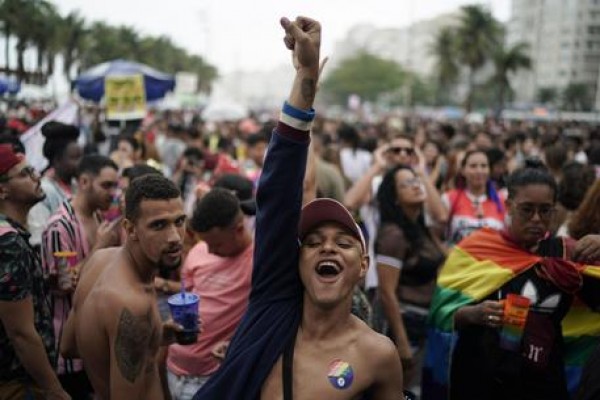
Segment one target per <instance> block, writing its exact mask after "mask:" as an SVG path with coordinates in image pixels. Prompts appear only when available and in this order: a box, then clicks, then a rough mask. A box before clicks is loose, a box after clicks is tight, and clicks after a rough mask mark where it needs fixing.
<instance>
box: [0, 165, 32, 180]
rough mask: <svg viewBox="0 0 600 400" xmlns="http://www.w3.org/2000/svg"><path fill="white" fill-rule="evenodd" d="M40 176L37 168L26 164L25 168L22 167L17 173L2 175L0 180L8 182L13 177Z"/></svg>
mask: <svg viewBox="0 0 600 400" xmlns="http://www.w3.org/2000/svg"><path fill="white" fill-rule="evenodd" d="M37 176H38V173H37V171H36V170H35V168H33V167H32V166H29V165H28V166H26V167H23V169H21V170H20V171H19V172H17V173H16V174H14V175H12V176H9V175H6V176H3V177H0V182H8V181H10V180H11V179H13V178H26V177H30V178H35V177H37Z"/></svg>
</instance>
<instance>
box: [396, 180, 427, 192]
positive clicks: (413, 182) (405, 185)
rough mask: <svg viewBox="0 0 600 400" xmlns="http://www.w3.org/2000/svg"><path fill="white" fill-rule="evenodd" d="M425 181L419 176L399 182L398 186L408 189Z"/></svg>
mask: <svg viewBox="0 0 600 400" xmlns="http://www.w3.org/2000/svg"><path fill="white" fill-rule="evenodd" d="M422 183H423V182H421V179H419V178H411V179H406V180H403V181H400V182H398V187H399V188H400V189H406V188H409V187H415V186H421V184H422Z"/></svg>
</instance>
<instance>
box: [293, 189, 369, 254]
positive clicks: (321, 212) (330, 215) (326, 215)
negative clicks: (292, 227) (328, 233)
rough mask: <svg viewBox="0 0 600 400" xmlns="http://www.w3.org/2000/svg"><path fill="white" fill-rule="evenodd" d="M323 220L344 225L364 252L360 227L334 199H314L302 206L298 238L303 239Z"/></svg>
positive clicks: (364, 243)
mask: <svg viewBox="0 0 600 400" xmlns="http://www.w3.org/2000/svg"><path fill="white" fill-rule="evenodd" d="M324 222H337V223H338V224H341V225H342V226H344V227H345V228H346V229H347V230H348V231H349V233H350V234H352V236H354V237H355V238H356V239H358V240H359V241H360V246H361V247H362V250H363V252H366V250H367V244H366V242H365V237H364V236H363V233H362V231H361V230H360V227H359V226H358V225H357V224H356V222H354V218H352V214H350V212H349V211H348V209H346V207H344V205H343V204H342V203H340V202H339V201H336V200H334V199H329V198H320V199H315V200H313V201H311V202H309V203H308V204H306V205H305V206H304V207H303V208H302V213H301V214H300V226H299V227H298V237H299V238H300V240H302V239H304V237H305V236H306V235H307V234H308V233H309V232H310V231H311V230H313V229H314V228H316V227H317V226H319V225H320V224H322V223H324Z"/></svg>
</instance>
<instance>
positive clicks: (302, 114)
mask: <svg viewBox="0 0 600 400" xmlns="http://www.w3.org/2000/svg"><path fill="white" fill-rule="evenodd" d="M281 112H282V113H284V114H286V115H289V116H290V117H293V118H296V119H299V120H301V121H305V122H310V121H312V120H313V119H315V109H314V108H311V109H310V110H308V111H305V110H301V109H299V108H296V107H294V106H292V105H290V104H289V103H288V102H287V101H286V102H285V103H283V109H282V110H281Z"/></svg>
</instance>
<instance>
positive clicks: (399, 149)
mask: <svg viewBox="0 0 600 400" xmlns="http://www.w3.org/2000/svg"><path fill="white" fill-rule="evenodd" d="M388 151H389V152H391V153H394V154H400V153H402V152H404V153H406V154H407V155H409V156H410V155H413V153H414V152H415V149H413V148H412V147H400V146H395V147H390V149H389V150H388Z"/></svg>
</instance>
